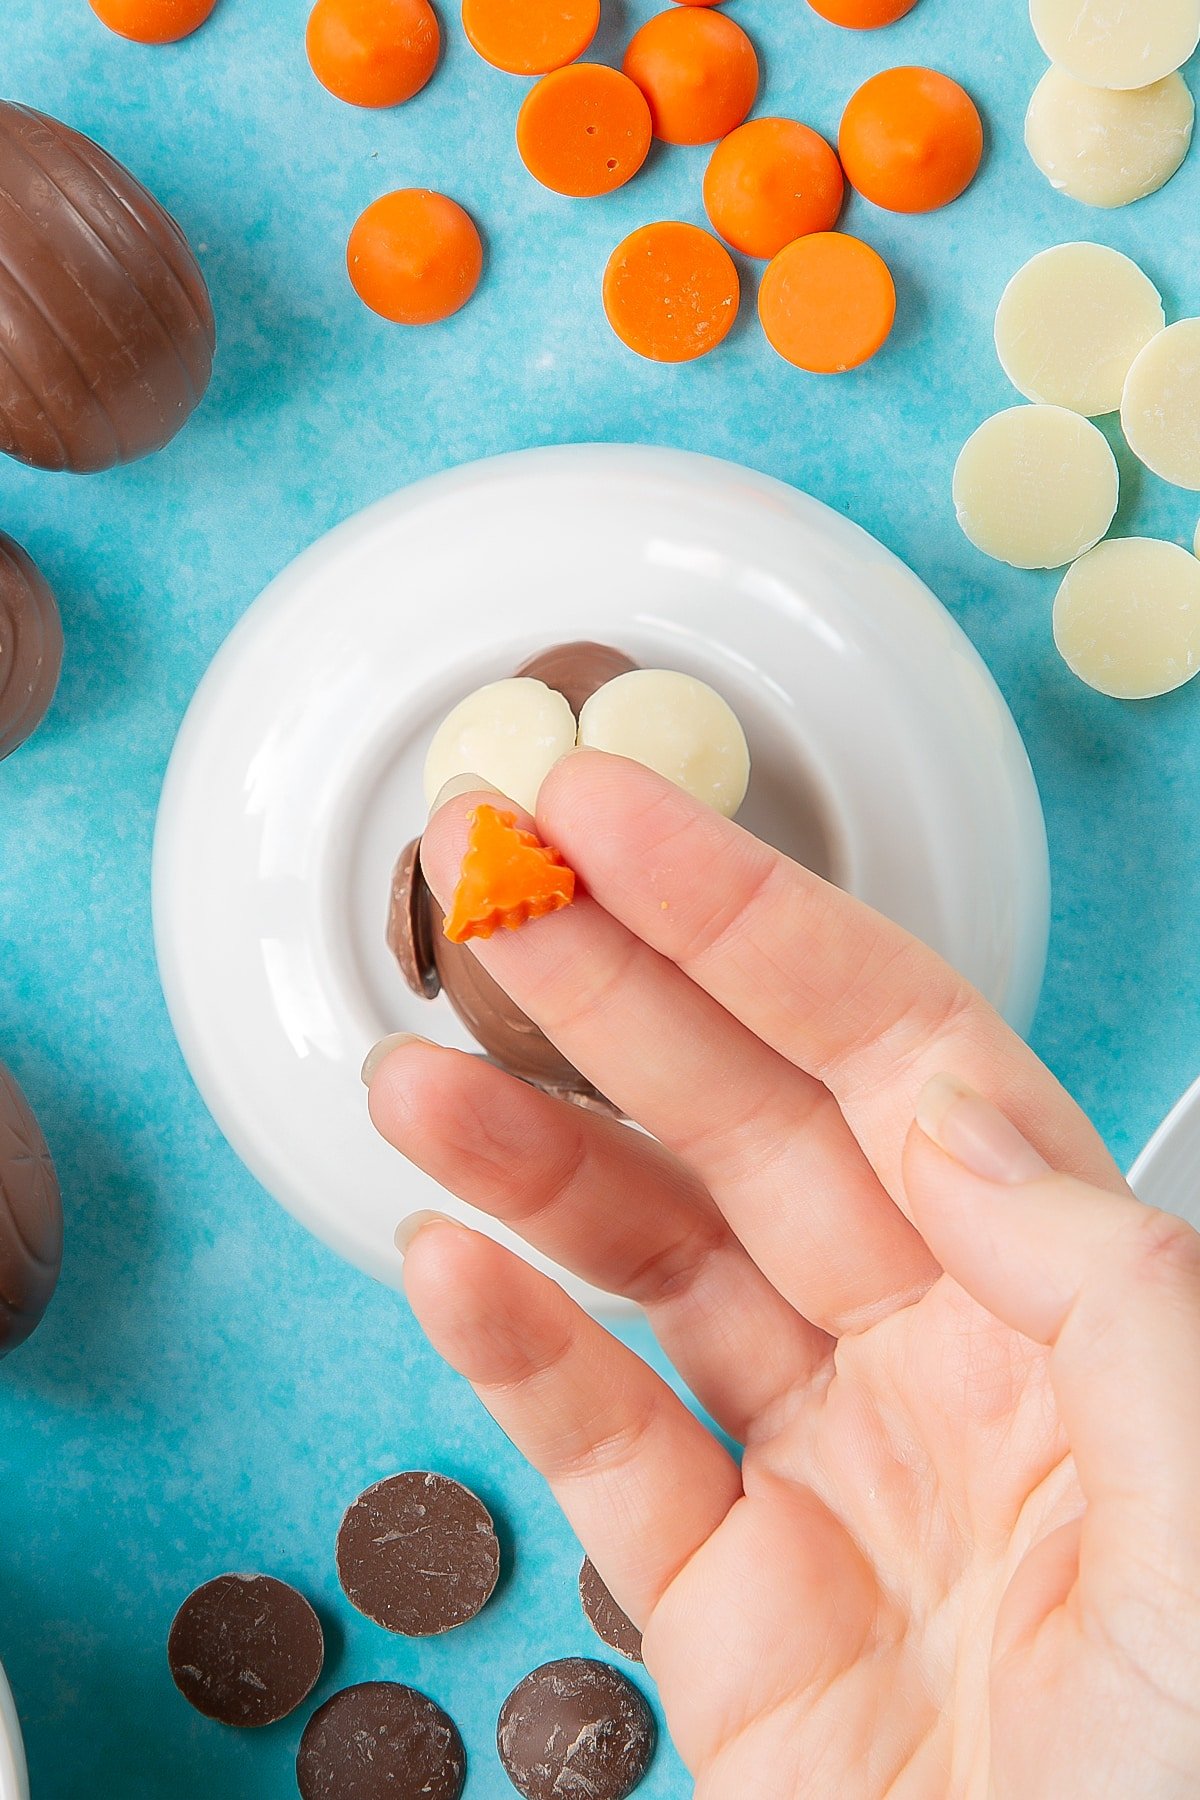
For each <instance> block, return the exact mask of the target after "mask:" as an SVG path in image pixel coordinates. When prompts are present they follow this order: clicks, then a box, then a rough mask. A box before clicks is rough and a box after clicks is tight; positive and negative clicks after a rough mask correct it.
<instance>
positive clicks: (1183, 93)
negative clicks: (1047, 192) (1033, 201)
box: [1025, 68, 1196, 207]
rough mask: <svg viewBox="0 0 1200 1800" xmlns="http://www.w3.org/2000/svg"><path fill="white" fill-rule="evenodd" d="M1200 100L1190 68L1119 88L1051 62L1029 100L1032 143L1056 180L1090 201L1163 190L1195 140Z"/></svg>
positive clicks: (1118, 200)
mask: <svg viewBox="0 0 1200 1800" xmlns="http://www.w3.org/2000/svg"><path fill="white" fill-rule="evenodd" d="M1195 118H1196V103H1195V101H1194V100H1193V99H1192V93H1191V89H1190V88H1189V87H1188V84H1187V82H1186V81H1185V80H1184V79H1183V76H1182V75H1167V76H1165V77H1164V79H1163V80H1162V81H1153V82H1151V84H1150V86H1149V87H1144V88H1134V89H1132V90H1126V91H1123V92H1118V91H1117V90H1116V89H1113V88H1096V87H1088V86H1087V85H1086V84H1085V83H1084V82H1082V81H1076V79H1075V77H1074V76H1073V75H1068V74H1067V72H1066V70H1065V69H1053V68H1051V69H1047V70H1046V73H1045V74H1044V75H1043V76H1042V79H1041V81H1039V83H1038V85H1037V87H1036V88H1035V89H1034V94H1033V99H1032V100H1031V101H1030V102H1029V112H1028V114H1027V115H1026V118H1025V144H1026V148H1027V149H1028V151H1029V154H1030V156H1032V158H1033V160H1034V162H1035V163H1036V164H1037V166H1038V168H1039V169H1040V170H1041V171H1042V174H1043V175H1044V176H1045V177H1046V180H1047V181H1048V182H1049V183H1050V185H1051V187H1053V188H1057V190H1058V192H1059V193H1060V194H1066V195H1067V196H1068V197H1069V198H1070V199H1072V200H1081V201H1082V202H1083V204H1084V205H1085V206H1107V207H1112V206H1129V205H1130V204H1131V202H1132V201H1134V200H1144V199H1145V197H1146V195H1147V194H1154V193H1157V192H1158V190H1159V188H1160V187H1165V186H1166V184H1167V182H1168V181H1170V179H1171V177H1172V175H1174V174H1175V172H1176V170H1177V169H1178V168H1179V166H1180V164H1181V163H1182V162H1183V159H1184V157H1185V156H1186V155H1187V153H1188V146H1189V145H1190V143H1191V141H1192V127H1193V124H1194V122H1195Z"/></svg>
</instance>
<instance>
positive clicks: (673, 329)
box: [604, 220, 741, 363]
mask: <svg viewBox="0 0 1200 1800" xmlns="http://www.w3.org/2000/svg"><path fill="white" fill-rule="evenodd" d="M740 292H741V288H740V283H739V281H738V272H737V269H736V267H735V266H734V261H733V258H732V257H731V256H730V254H729V252H728V250H726V248H725V246H724V244H719V243H718V242H717V240H716V238H715V237H712V236H711V235H710V233H709V232H707V231H701V229H700V227H699V226H698V225H683V224H679V223H678V222H676V221H674V220H664V221H662V222H661V223H659V224H656V225H643V226H642V227H641V229H640V231H635V232H633V233H632V234H631V235H630V236H629V237H627V238H626V239H625V241H624V243H623V244H618V246H617V248H616V249H615V250H614V251H613V253H612V256H611V257H610V258H609V263H608V267H607V269H606V270H605V271H604V310H605V313H606V314H607V315H608V322H609V324H610V325H611V326H612V328H613V330H614V331H615V332H616V334H617V336H618V337H619V338H620V340H621V342H622V343H623V344H625V345H627V346H628V348H629V349H630V350H636V352H637V354H638V355H639V356H645V357H648V358H649V359H650V361H651V362H663V363H682V362H692V361H694V360H695V358H696V357H698V356H705V355H707V353H708V352H709V351H710V350H715V349H716V347H717V345H718V344H719V343H720V342H721V341H722V339H723V338H725V337H727V336H728V334H729V330H730V327H731V326H732V324H733V321H734V320H735V319H736V318H737V312H738V301H739V298H740Z"/></svg>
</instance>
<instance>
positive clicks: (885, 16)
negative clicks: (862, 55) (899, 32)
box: [808, 0, 917, 31]
mask: <svg viewBox="0 0 1200 1800" xmlns="http://www.w3.org/2000/svg"><path fill="white" fill-rule="evenodd" d="M808 4H809V5H810V6H811V7H812V9H813V11H814V12H815V13H818V14H819V15H820V17H821V18H822V19H828V21H829V23H830V24H831V25H844V26H846V27H847V28H848V29H849V30H851V31H878V29H879V27H880V26H881V25H894V24H895V23H896V20H897V19H902V18H903V17H904V15H905V13H910V12H911V11H912V9H913V7H914V6H915V5H916V4H917V0H808Z"/></svg>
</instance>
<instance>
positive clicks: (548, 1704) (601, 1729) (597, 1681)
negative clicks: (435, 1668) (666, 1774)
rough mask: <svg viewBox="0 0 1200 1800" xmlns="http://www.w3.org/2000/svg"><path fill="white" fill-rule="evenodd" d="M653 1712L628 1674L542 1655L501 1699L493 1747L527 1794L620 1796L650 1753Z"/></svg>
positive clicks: (534, 1798)
mask: <svg viewBox="0 0 1200 1800" xmlns="http://www.w3.org/2000/svg"><path fill="white" fill-rule="evenodd" d="M654 1739H655V1726H654V1715H653V1714H652V1713H651V1711H650V1708H649V1707H648V1706H647V1704H646V1702H645V1700H644V1699H643V1698H642V1696H641V1694H640V1693H639V1692H638V1690H637V1688H635V1687H634V1685H633V1683H632V1682H631V1681H628V1680H626V1678H625V1676H624V1675H622V1674H620V1673H619V1671H618V1670H616V1669H613V1668H610V1667H609V1665H608V1663H600V1662H591V1661H589V1660H588V1659H587V1658H585V1657H582V1656H568V1657H564V1658H563V1660H562V1661H561V1662H550V1663H543V1664H542V1667H541V1668H540V1669H535V1670H534V1671H533V1674H532V1675H527V1676H526V1677H525V1679H524V1681H522V1682H521V1683H520V1684H519V1686H517V1687H515V1688H514V1689H513V1691H512V1693H511V1694H510V1695H509V1696H508V1699H507V1700H506V1701H505V1702H504V1705H503V1707H502V1708H501V1712H500V1722H499V1724H498V1726H497V1727H496V1748H497V1749H498V1750H499V1752H500V1761H501V1762H502V1763H503V1764H504V1770H505V1773H506V1774H507V1776H508V1778H509V1780H510V1781H511V1782H512V1784H513V1786H514V1787H515V1788H516V1790H517V1792H518V1793H519V1794H523V1795H524V1796H525V1800H568V1797H570V1796H575V1795H578V1796H580V1797H581V1800H582V1797H583V1796H586V1797H587V1800H625V1795H626V1794H631V1793H632V1792H633V1790H634V1788H635V1787H636V1786H637V1785H638V1782H639V1781H640V1780H641V1779H642V1777H643V1775H644V1774H645V1773H646V1770H647V1769H648V1768H649V1767H650V1760H651V1758H652V1757H653V1755H654Z"/></svg>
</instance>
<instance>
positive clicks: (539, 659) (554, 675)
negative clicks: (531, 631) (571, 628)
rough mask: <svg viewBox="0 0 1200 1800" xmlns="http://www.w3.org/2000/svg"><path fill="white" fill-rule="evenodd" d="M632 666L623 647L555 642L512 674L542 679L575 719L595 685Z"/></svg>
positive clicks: (627, 672) (630, 668)
mask: <svg viewBox="0 0 1200 1800" xmlns="http://www.w3.org/2000/svg"><path fill="white" fill-rule="evenodd" d="M636 668H637V664H636V663H635V662H634V660H633V658H632V657H631V656H626V654H625V652H624V651H623V650H613V649H612V648H611V647H610V646H609V645H608V644H590V643H582V642H581V643H576V644H555V646H554V647H553V649H551V650H540V651H539V652H538V654H537V655H536V656H531V657H530V658H529V661H528V662H523V663H522V664H521V667H520V668H519V669H517V670H516V673H517V674H518V675H525V676H528V677H529V678H530V679H531V680H533V681H544V682H545V684H546V686H547V687H549V688H554V689H555V691H556V692H557V693H560V694H561V695H562V697H563V699H564V700H565V701H566V703H567V705H568V706H569V707H570V709H571V711H572V712H573V713H574V714H575V717H576V718H578V717H579V715H580V713H581V712H582V710H583V708H584V705H585V704H586V703H587V701H589V700H590V699H591V697H592V695H593V694H594V693H596V691H597V690H598V689H599V688H602V687H605V686H607V684H608V683H609V682H610V681H615V680H616V678H617V676H618V675H628V674H629V673H630V672H631V670H633V669H636Z"/></svg>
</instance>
